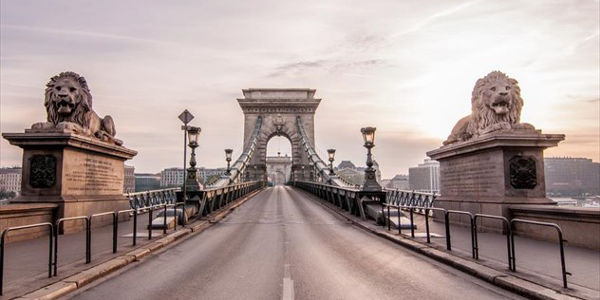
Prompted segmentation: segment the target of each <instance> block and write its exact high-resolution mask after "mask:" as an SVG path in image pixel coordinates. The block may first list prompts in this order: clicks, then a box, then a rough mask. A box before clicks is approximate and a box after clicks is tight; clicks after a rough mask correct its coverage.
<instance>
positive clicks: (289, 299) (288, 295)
mask: <svg viewBox="0 0 600 300" xmlns="http://www.w3.org/2000/svg"><path fill="white" fill-rule="evenodd" d="M281 299H282V300H293V299H294V281H293V280H292V276H291V273H290V265H289V264H285V265H284V266H283V293H282V296H281Z"/></svg>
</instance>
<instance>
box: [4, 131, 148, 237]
mask: <svg viewBox="0 0 600 300" xmlns="http://www.w3.org/2000/svg"><path fill="white" fill-rule="evenodd" d="M2 136H3V137H4V138H5V139H7V140H8V141H9V142H10V143H11V144H12V145H16V146H19V147H21V148H23V151H24V152H23V176H22V180H21V196H20V197H18V198H17V199H15V200H13V201H11V203H54V204H58V214H57V217H58V218H63V217H74V216H89V215H91V214H94V213H99V212H106V211H114V210H123V209H128V208H129V203H128V201H127V199H126V198H125V197H124V196H123V180H124V161H125V160H127V159H131V158H132V157H133V156H135V155H136V154H137V152H136V151H133V150H130V149H127V148H125V147H122V146H117V145H114V144H110V143H106V142H102V141H100V140H98V139H95V138H92V137H86V136H81V135H77V134H73V133H70V132H68V131H59V130H54V131H49V130H45V131H34V130H26V132H25V133H3V134H2ZM101 220H102V219H101V218H99V219H98V221H96V220H95V221H94V222H95V223H94V224H95V225H100V224H101V223H102V222H101ZM106 222H111V221H110V220H107V221H106ZM81 229H82V225H81V224H78V223H77V222H68V223H67V224H65V227H64V230H65V232H70V231H78V230H81Z"/></svg>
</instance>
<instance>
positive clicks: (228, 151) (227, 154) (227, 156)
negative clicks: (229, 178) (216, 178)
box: [225, 149, 233, 175]
mask: <svg viewBox="0 0 600 300" xmlns="http://www.w3.org/2000/svg"><path fill="white" fill-rule="evenodd" d="M232 153H233V149H225V160H226V161H227V172H225V174H227V175H231V167H230V165H229V164H230V163H231V154H232Z"/></svg>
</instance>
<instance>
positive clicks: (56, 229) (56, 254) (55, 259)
mask: <svg viewBox="0 0 600 300" xmlns="http://www.w3.org/2000/svg"><path fill="white" fill-rule="evenodd" d="M59 225H60V222H56V226H55V227H54V276H56V274H57V273H58V228H59Z"/></svg>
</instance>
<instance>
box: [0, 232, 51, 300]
mask: <svg viewBox="0 0 600 300" xmlns="http://www.w3.org/2000/svg"><path fill="white" fill-rule="evenodd" d="M46 226H47V227H48V228H49V229H50V232H49V233H48V278H50V277H52V232H53V231H54V225H52V223H50V222H44V223H36V224H30V225H24V226H14V227H8V228H5V229H4V230H2V234H1V235H0V296H2V295H3V286H4V256H5V255H4V247H5V245H6V241H5V239H6V235H8V233H9V232H10V231H15V230H22V229H28V228H35V227H46Z"/></svg>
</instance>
